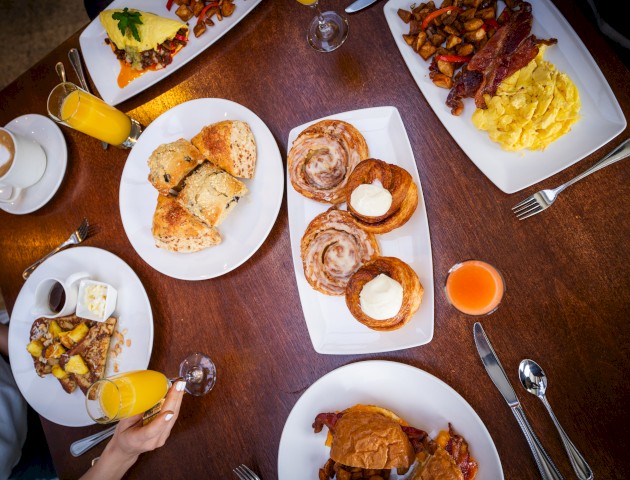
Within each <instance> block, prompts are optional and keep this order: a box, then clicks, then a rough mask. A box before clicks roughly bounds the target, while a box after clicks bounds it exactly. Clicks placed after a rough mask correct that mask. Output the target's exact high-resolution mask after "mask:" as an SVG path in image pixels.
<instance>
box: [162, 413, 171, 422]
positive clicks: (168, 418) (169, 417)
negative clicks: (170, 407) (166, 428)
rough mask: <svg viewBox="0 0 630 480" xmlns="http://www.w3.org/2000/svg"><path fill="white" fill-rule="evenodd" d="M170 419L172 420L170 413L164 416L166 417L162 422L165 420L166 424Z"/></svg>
mask: <svg viewBox="0 0 630 480" xmlns="http://www.w3.org/2000/svg"><path fill="white" fill-rule="evenodd" d="M171 418H173V414H172V413H167V414H166V417H164V420H165V421H166V422H168V421H169V420H170V419H171Z"/></svg>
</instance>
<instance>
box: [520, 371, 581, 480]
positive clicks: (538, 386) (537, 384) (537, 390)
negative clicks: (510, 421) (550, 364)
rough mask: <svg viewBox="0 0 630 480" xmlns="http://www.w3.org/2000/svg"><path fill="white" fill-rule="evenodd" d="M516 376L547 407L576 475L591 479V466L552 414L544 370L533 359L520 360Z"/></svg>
mask: <svg viewBox="0 0 630 480" xmlns="http://www.w3.org/2000/svg"><path fill="white" fill-rule="evenodd" d="M518 376H519V378H520V380H521V384H522V385H523V387H524V388H525V390H527V391H528V392H529V393H531V394H533V395H536V396H537V397H538V398H540V400H541V401H542V402H543V405H544V406H545V408H547V411H548V412H549V415H550V416H551V420H553V423H554V425H555V426H556V428H557V429H558V433H559V434H560V439H561V440H562V444H563V445H564V449H565V450H566V451H567V455H569V460H570V462H571V466H572V467H573V470H574V471H575V474H576V475H577V477H578V478H579V479H580V480H592V478H593V470H591V467H590V466H589V465H588V463H586V460H584V457H583V456H582V454H581V453H580V452H579V451H578V449H577V448H576V447H575V445H573V442H571V440H570V439H569V436H568V435H567V434H566V433H565V431H564V429H563V428H562V427H561V426H560V422H559V421H558V419H557V418H556V416H555V415H554V413H553V410H552V409H551V405H549V402H548V401H547V397H546V396H545V391H546V390H547V377H546V375H545V372H543V369H542V368H541V367H540V365H538V364H537V363H536V362H534V361H533V360H529V359H525V360H522V361H521V364H520V365H519V366H518Z"/></svg>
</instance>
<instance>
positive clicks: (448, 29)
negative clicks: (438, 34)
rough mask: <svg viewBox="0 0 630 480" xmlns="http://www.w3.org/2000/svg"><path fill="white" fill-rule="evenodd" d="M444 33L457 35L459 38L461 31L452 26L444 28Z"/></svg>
mask: <svg viewBox="0 0 630 480" xmlns="http://www.w3.org/2000/svg"><path fill="white" fill-rule="evenodd" d="M444 33H446V34H448V35H455V36H459V30H457V29H456V28H454V27H452V26H450V25H445V26H444Z"/></svg>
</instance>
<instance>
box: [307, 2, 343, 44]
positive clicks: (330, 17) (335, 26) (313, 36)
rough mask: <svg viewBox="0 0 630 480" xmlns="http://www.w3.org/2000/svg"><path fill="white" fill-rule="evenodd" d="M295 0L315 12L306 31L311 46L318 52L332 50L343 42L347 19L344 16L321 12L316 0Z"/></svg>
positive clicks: (331, 12)
mask: <svg viewBox="0 0 630 480" xmlns="http://www.w3.org/2000/svg"><path fill="white" fill-rule="evenodd" d="M297 1H298V2H300V3H301V4H303V5H308V6H309V7H313V8H314V9H315V11H316V12H317V15H315V18H314V19H313V21H312V22H311V24H310V26H309V27H308V32H307V33H306V38H307V40H308V43H309V44H310V45H311V47H313V48H314V49H315V50H319V51H320V52H332V51H333V50H335V49H337V48H339V47H340V46H341V45H342V44H343V42H345V40H346V38H347V37H348V20H347V19H346V18H345V17H343V16H341V15H339V14H338V13H337V12H333V11H328V12H322V11H321V10H320V9H319V1H318V0H297Z"/></svg>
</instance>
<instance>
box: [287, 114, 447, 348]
mask: <svg viewBox="0 0 630 480" xmlns="http://www.w3.org/2000/svg"><path fill="white" fill-rule="evenodd" d="M362 113H367V114H374V115H375V116H377V115H378V116H382V117H383V118H386V117H387V118H392V117H395V119H396V120H397V121H398V122H400V126H401V127H402V133H403V134H404V137H405V139H406V146H407V147H408V150H409V152H410V153H411V160H410V162H411V163H413V165H414V168H415V172H416V175H417V177H418V193H419V199H420V200H421V202H420V201H419V202H418V208H422V209H423V212H424V217H426V231H427V232H426V233H427V239H428V252H427V253H428V255H427V259H428V262H429V263H430V265H428V266H429V267H430V270H431V272H430V273H431V275H430V276H429V278H430V282H431V293H432V298H431V307H430V308H431V330H430V332H429V333H428V337H426V336H425V337H424V338H423V339H422V341H420V342H413V343H412V344H409V345H405V346H393V347H388V348H378V349H367V350H366V349H362V350H360V351H357V350H352V349H351V350H348V349H345V350H340V349H328V348H324V346H323V344H316V343H315V339H314V338H313V336H312V334H311V330H312V328H311V327H312V325H311V322H308V320H307V317H306V314H304V305H303V304H302V295H301V289H300V287H299V283H298V285H297V286H298V296H299V298H300V306H301V307H302V313H303V316H304V321H305V323H306V326H307V330H308V333H309V337H310V340H311V344H312V345H313V349H314V350H315V352H317V353H319V354H322V355H357V354H373V353H387V352H393V351H400V350H405V349H409V348H415V347H419V346H422V345H426V344H428V343H430V342H431V341H432V340H433V337H434V335H435V281H434V278H433V277H434V273H435V272H434V268H433V248H432V241H431V229H430V226H429V216H428V212H427V210H426V202H425V200H424V192H423V190H422V181H421V178H420V171H419V169H418V165H417V163H416V159H415V155H414V152H413V148H412V147H411V142H410V140H409V135H408V134H407V130H406V127H405V123H404V121H403V119H402V116H401V114H400V111H399V110H398V108H397V107H395V106H393V105H381V106H376V107H366V108H359V109H354V110H348V111H345V112H338V113H333V114H331V115H328V116H325V117H322V118H319V119H315V120H309V121H308V122H305V123H303V124H302V125H298V126H296V127H294V128H292V129H291V130H290V132H289V134H288V137H287V155H288V152H289V151H290V149H291V146H292V142H291V138H292V137H295V138H297V136H298V135H299V133H301V132H302V131H303V130H304V129H305V128H307V127H308V126H310V125H313V124H315V123H317V122H319V121H322V120H326V119H339V118H340V117H342V116H343V117H351V116H356V115H360V114H362ZM295 138H294V139H293V141H295ZM288 168H289V165H288V161H287V163H286V166H285V169H284V170H285V177H286V178H285V182H286V189H287V222H288V224H289V239H290V243H291V256H292V263H293V267H294V268H293V273H294V275H295V278H296V282H297V280H298V271H297V268H296V265H297V264H299V263H300V262H298V259H296V258H293V238H294V235H293V233H294V232H292V228H291V221H290V217H291V207H290V206H289V203H290V202H291V200H290V198H291V197H292V196H293V197H295V198H298V199H301V200H302V201H305V202H306V201H312V200H309V199H306V198H302V196H300V194H299V193H298V192H295V191H294V189H293V187H292V184H291V178H290V174H289V171H288ZM289 190H293V193H292V194H291V195H289V193H288V192H289ZM318 203H319V202H318ZM322 205H323V204H322ZM325 205H326V206H331V205H330V204H325ZM307 224H308V221H307ZM420 226H423V225H422V223H421V224H420ZM302 236H303V233H302V234H300V235H298V237H295V238H296V240H295V241H296V243H298V244H299V241H300V239H301V238H302ZM425 292H426V290H425ZM427 300H428V299H426V297H425V298H423V303H424V302H425V301H427Z"/></svg>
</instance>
